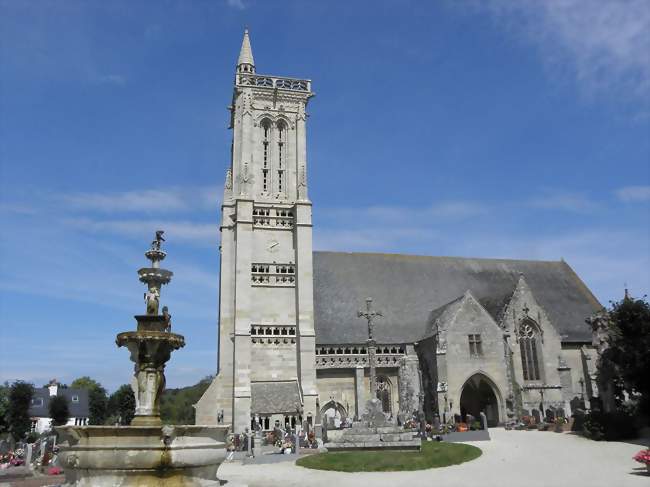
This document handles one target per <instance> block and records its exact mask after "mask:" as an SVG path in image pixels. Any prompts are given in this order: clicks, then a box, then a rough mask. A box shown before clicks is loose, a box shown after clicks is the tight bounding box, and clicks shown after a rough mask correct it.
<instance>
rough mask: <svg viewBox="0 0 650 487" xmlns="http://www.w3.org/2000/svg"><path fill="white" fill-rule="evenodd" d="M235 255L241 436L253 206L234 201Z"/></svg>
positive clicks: (247, 385)
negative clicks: (235, 206) (235, 220)
mask: <svg viewBox="0 0 650 487" xmlns="http://www.w3.org/2000/svg"><path fill="white" fill-rule="evenodd" d="M236 228H237V229H236V231H237V252H236V259H237V262H236V264H235V296H236V300H235V353H234V375H233V384H234V394H233V422H232V427H233V432H235V433H240V432H242V431H244V429H245V428H247V427H249V426H250V421H251V369H250V367H251V337H250V325H251V315H250V310H251V306H252V303H251V256H252V232H253V202H252V201H250V200H243V199H239V200H237V227H236Z"/></svg>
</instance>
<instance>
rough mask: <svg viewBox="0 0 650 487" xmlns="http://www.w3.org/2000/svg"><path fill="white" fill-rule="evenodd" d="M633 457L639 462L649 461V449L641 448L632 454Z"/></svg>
mask: <svg viewBox="0 0 650 487" xmlns="http://www.w3.org/2000/svg"><path fill="white" fill-rule="evenodd" d="M634 459H635V460H636V461H637V462H640V463H646V464H648V463H650V450H641V451H640V452H639V453H637V454H636V455H634Z"/></svg>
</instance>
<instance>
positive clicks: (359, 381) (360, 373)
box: [354, 367, 366, 421]
mask: <svg viewBox="0 0 650 487" xmlns="http://www.w3.org/2000/svg"><path fill="white" fill-rule="evenodd" d="M364 372H365V369H364V368H363V367H357V368H356V369H354V418H355V420H357V421H358V420H360V419H361V415H362V414H363V405H364V404H365V403H366V395H365V387H364V386H363V382H364V375H365V373H364Z"/></svg>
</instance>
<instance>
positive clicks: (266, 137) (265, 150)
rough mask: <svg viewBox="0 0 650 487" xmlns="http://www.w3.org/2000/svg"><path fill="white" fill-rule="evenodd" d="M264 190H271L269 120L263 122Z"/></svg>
mask: <svg viewBox="0 0 650 487" xmlns="http://www.w3.org/2000/svg"><path fill="white" fill-rule="evenodd" d="M262 132H263V135H264V140H262V154H263V157H262V190H263V191H264V192H265V193H266V192H268V190H269V136H270V132H271V123H270V122H269V121H268V120H264V121H263V122H262Z"/></svg>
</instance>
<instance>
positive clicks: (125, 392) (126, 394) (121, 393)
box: [107, 384, 135, 425]
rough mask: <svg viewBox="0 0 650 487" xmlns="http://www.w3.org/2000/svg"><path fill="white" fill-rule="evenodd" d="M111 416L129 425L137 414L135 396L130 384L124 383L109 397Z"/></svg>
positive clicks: (109, 413) (109, 412)
mask: <svg viewBox="0 0 650 487" xmlns="http://www.w3.org/2000/svg"><path fill="white" fill-rule="evenodd" d="M107 413H108V415H109V416H112V417H115V418H116V420H117V421H119V423H120V424H123V425H128V424H130V423H131V420H132V419H133V416H135V396H134V395H133V390H132V389H131V386H130V385H128V384H123V385H121V386H120V387H119V389H118V390H117V391H115V392H114V393H113V394H111V397H109V398H108V411H107Z"/></svg>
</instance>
